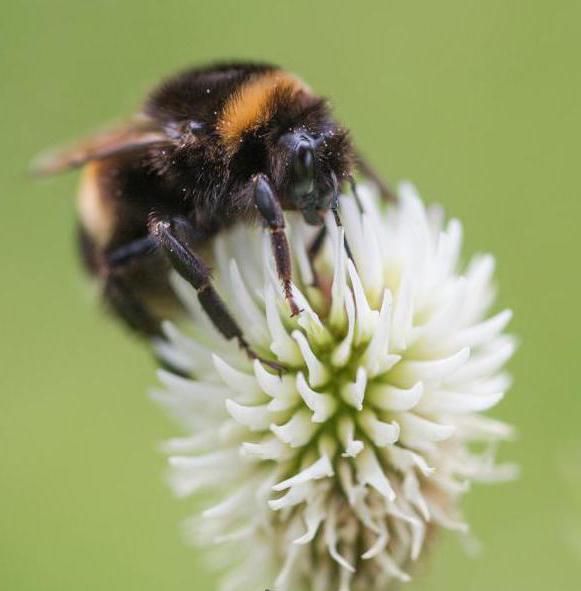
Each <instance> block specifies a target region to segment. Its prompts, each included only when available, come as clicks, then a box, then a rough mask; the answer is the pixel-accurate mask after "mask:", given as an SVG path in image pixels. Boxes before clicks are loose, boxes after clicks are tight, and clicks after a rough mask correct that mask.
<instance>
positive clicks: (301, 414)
mask: <svg viewBox="0 0 581 591" xmlns="http://www.w3.org/2000/svg"><path fill="white" fill-rule="evenodd" d="M270 430H271V431H272V432H273V433H274V434H275V435H276V436H277V437H278V438H279V439H280V440H281V441H283V442H284V443H287V444H288V445H290V446H291V447H301V446H302V445H306V444H307V443H308V442H309V441H310V440H311V437H312V436H313V435H314V434H315V432H316V430H317V427H316V425H315V424H314V423H313V422H312V421H311V414H310V413H309V411H307V410H306V409H301V410H299V411H297V412H296V413H295V414H294V415H293V416H292V417H291V419H290V420H289V421H288V422H287V423H285V424H284V425H280V426H279V425H275V424H272V425H270Z"/></svg>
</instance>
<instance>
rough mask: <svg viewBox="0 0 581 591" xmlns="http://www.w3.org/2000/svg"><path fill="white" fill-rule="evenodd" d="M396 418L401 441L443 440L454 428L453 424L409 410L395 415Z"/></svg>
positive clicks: (449, 435)
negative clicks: (438, 421) (446, 423)
mask: <svg viewBox="0 0 581 591" xmlns="http://www.w3.org/2000/svg"><path fill="white" fill-rule="evenodd" d="M396 420H397V422H398V423H399V425H400V427H401V440H402V442H403V443H409V444H413V443H414V442H416V441H424V440H425V441H435V442H437V441H445V440H446V439H449V438H450V437H451V436H452V435H453V434H454V431H455V430H456V427H455V426H454V425H441V424H439V423H435V422H433V421H429V420H428V419H425V418H423V417H420V416H418V415H415V414H413V413H409V412H408V413H402V414H400V415H397V417H396Z"/></svg>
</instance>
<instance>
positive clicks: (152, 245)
mask: <svg viewBox="0 0 581 591" xmlns="http://www.w3.org/2000/svg"><path fill="white" fill-rule="evenodd" d="M156 248H157V244H156V242H155V240H154V239H153V238H152V237H151V236H144V237H143V238H138V239H137V240H133V241H132V242H128V243H127V244H124V245H123V246H119V247H118V248H115V249H113V250H112V251H110V252H108V253H107V254H106V255H105V258H106V259H107V264H108V265H110V266H112V267H119V266H123V265H125V264H127V263H130V262H131V261H132V260H134V259H137V258H141V257H143V256H147V255H148V254H151V253H152V252H154V251H155V249H156Z"/></svg>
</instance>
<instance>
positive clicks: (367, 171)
mask: <svg viewBox="0 0 581 591" xmlns="http://www.w3.org/2000/svg"><path fill="white" fill-rule="evenodd" d="M355 164H356V166H357V168H358V169H359V171H360V172H361V174H362V175H363V176H364V177H366V178H368V179H369V180H370V181H371V182H372V183H373V184H374V185H376V186H377V188H378V189H379V192H380V194H381V197H382V199H383V200H384V201H388V202H390V203H395V202H396V201H397V196H396V194H395V193H394V192H393V191H392V190H391V189H390V188H389V187H388V185H387V184H386V183H385V182H384V181H383V179H382V178H381V176H379V174H378V173H377V171H376V170H375V168H373V166H371V164H369V162H368V161H367V160H366V159H365V158H364V157H363V156H362V155H361V153H360V152H359V151H356V152H355Z"/></svg>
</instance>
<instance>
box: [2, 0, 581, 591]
mask: <svg viewBox="0 0 581 591" xmlns="http://www.w3.org/2000/svg"><path fill="white" fill-rule="evenodd" d="M580 23H581V2H577V1H571V2H567V1H553V2H541V1H537V2H533V1H528V2H525V1H523V2H519V1H514V2H506V1H505V0H494V1H487V2H474V1H466V0H458V1H440V2H411V1H409V0H408V1H403V0H402V1H399V2H375V3H371V2H369V3H368V2H354V1H353V2H348V3H347V2H345V3H341V2H312V1H311V2H306V1H298V0H294V1H293V2H249V1H245V2H231V1H226V0H222V1H221V2H212V3H207V2H185V1H182V2H180V1H178V0H165V1H163V2H161V1H155V0H134V1H131V2H120V1H119V0H117V1H114V0H110V1H95V2H73V1H70V2H64V1H62V0H52V1H51V2H49V1H48V0H47V1H34V0H27V1H25V0H22V1H21V2H18V1H16V0H4V1H3V3H2V8H1V15H0V133H1V146H2V147H1V148H0V151H1V159H0V166H1V170H2V173H1V175H0V189H1V196H0V208H1V220H2V225H1V231H0V239H1V241H2V248H1V249H0V260H1V267H0V268H1V269H2V289H1V292H0V298H1V305H0V310H1V313H2V324H1V326H2V338H1V339H0V347H1V353H0V359H1V362H0V377H1V391H0V589H6V590H17V591H28V590H35V591H36V590H43V591H44V590H46V591H49V590H50V591H52V590H54V591H68V590H70V591H73V590H74V591H77V590H83V591H93V590H95V591H96V590H99V591H101V590H103V591H104V590H107V591H111V590H117V589H119V590H123V591H129V590H140V591H148V590H152V591H153V590H155V591H160V590H162V589H163V590H164V591H175V590H184V589H196V590H201V591H203V590H206V589H208V590H210V589H213V588H214V580H213V578H212V576H211V575H210V574H209V573H208V572H207V571H206V570H205V569H204V567H203V565H202V560H201V558H200V556H199V555H197V554H196V553H195V551H194V550H192V549H190V548H187V547H186V546H184V545H183V544H182V541H181V539H180V537H179V534H178V528H177V524H178V522H179V521H180V519H182V518H183V517H185V516H186V515H187V513H188V507H187V505H186V504H184V503H180V502H178V501H176V500H174V499H172V498H171V495H170V493H169V491H168V490H167V489H166V487H165V485H164V483H163V481H162V472H163V459H162V457H161V456H160V454H158V453H157V452H156V448H155V447H156V444H157V442H158V441H160V440H161V439H163V438H164V437H165V436H167V435H169V434H171V433H175V432H177V431H176V429H175V428H174V427H173V425H170V424H169V423H168V422H167V421H166V420H165V419H164V417H163V416H162V415H161V413H160V412H159V411H158V409H157V408H156V407H154V405H153V404H152V403H151V402H150V401H149V399H148V398H147V397H146V394H145V393H146V391H147V389H148V387H149V386H150V385H152V384H153V383H154V381H155V378H154V365H153V363H152V362H151V360H150V359H149V357H148V355H147V353H146V351H145V350H144V349H142V348H141V347H140V346H138V345H137V344H136V343H135V342H134V341H133V340H132V339H131V338H130V337H129V336H127V335H126V334H125V333H124V332H123V331H122V330H121V329H120V328H118V327H117V326H116V325H114V324H113V323H112V322H110V321H108V320H106V319H105V318H104V317H103V316H102V315H101V313H100V312H99V309H98V307H97V305H96V304H95V302H94V301H92V300H91V298H90V296H89V290H88V288H87V286H86V284H85V282H84V280H83V278H82V275H81V273H80V270H79V265H78V263H77V259H76V256H75V252H74V248H73V236H74V231H73V230H74V223H75V222H74V219H75V214H74V207H75V206H74V198H73V196H74V193H75V185H76V178H75V177H76V175H74V174H73V175H69V176H63V177H59V178H57V179H54V180H50V181H43V182H40V183H38V182H32V181H31V180H30V179H27V178H26V175H25V170H26V167H27V163H28V162H29V160H30V159H31V158H32V157H33V156H34V155H35V154H36V153H37V152H38V151H40V150H42V149H44V148H45V147H47V146H50V145H54V144H59V143H60V142H62V141H63V140H68V139H71V138H74V137H75V136H77V135H79V134H81V133H83V132H86V131H88V130H93V129H95V128H98V127H99V125H100V124H102V123H103V122H107V121H109V120H115V119H117V118H119V117H122V116H125V115H127V114H129V113H131V111H132V110H133V109H134V107H135V106H136V105H138V104H139V102H140V101H141V99H142V97H143V95H144V93H145V92H146V90H147V89H148V88H149V87H150V85H151V84H152V83H155V82H156V81H157V80H158V78H159V77H160V76H162V75H165V74H168V73H171V72H172V71H173V70H175V69H176V68H180V67H183V66H186V65H188V64H191V63H195V62H204V61H206V60H213V59H216V58H223V57H235V58H257V59H261V60H272V61H274V62H278V63H280V64H282V65H284V66H286V67H288V68H289V69H292V70H294V71H296V72H298V73H300V74H301V75H302V76H303V77H304V78H306V79H307V80H308V81H309V82H310V83H311V85H312V86H313V87H315V88H316V89H318V90H319V91H320V92H321V93H323V94H325V95H328V96H331V97H333V101H334V104H335V106H336V110H337V112H338V114H339V116H340V118H341V119H342V120H343V121H345V122H346V123H348V125H349V126H350V127H351V129H352V130H353V134H354V136H355V137H356V138H357V140H358V141H359V143H360V144H361V145H362V146H363V147H364V149H365V152H366V153H367V154H368V155H369V156H370V158H371V160H372V161H374V162H375V163H376V164H377V166H378V167H379V168H380V169H381V170H382V172H384V173H385V174H386V175H387V176H388V177H389V178H390V179H392V180H397V179H402V178H409V179H412V180H413V181H415V182H416V183H417V185H418V186H419V188H420V190H421V191H422V193H423V195H424V197H425V198H426V199H428V200H437V201H441V202H442V203H444V205H445V206H446V209H447V211H448V212H449V213H451V214H453V215H455V216H458V217H459V218H460V219H462V220H463V222H464V224H465V231H466V236H467V240H466V242H467V244H466V247H467V248H466V252H474V251H477V250H483V249H486V250H491V251H492V252H493V253H494V254H495V255H497V259H498V266H497V276H498V280H499V284H500V286H501V290H500V303H501V305H503V306H508V307H511V308H513V309H514V310H515V313H516V316H515V320H514V321H513V324H512V330H513V331H514V332H516V333H517V334H518V335H520V337H521V339H522V346H521V348H520V350H519V352H518V354H517V356H516V358H515V360H514V362H513V363H512V369H513V371H514V374H515V376H516V385H515V387H514V389H513V390H512V391H511V393H510V395H509V396H508V397H507V398H506V400H505V402H503V404H502V405H501V406H500V407H499V408H498V409H497V410H496V412H495V416H499V417H501V418H503V419H505V420H508V421H510V422H513V423H515V424H516V425H517V426H518V428H519V431H520V438H519V440H518V441H517V442H516V443H514V444H510V445H507V446H505V447H504V449H503V457H505V458H510V459H515V460H516V461H518V462H519V463H520V464H521V465H522V468H523V476H522V478H521V479H520V480H519V481H518V482H517V483H514V484H509V485H501V486H494V487H485V486H479V487H475V488H474V490H473V491H472V492H471V493H470V494H469V495H468V497H467V502H466V510H467V514H468V518H469V521H470V523H471V524H472V525H473V531H474V533H475V534H476V535H477V536H478V537H479V538H480V540H481V541H482V545H483V552H482V553H481V555H480V557H478V558H476V559H473V558H469V557H467V556H466V555H465V554H464V551H463V550H462V548H461V546H460V544H459V543H458V542H457V540H456V539H455V538H454V537H453V536H445V537H444V541H443V543H442V544H441V545H440V546H439V547H438V549H437V550H435V552H434V553H433V557H432V561H431V562H432V564H431V568H430V569H428V570H427V571H426V573H425V574H424V575H422V577H420V579H419V580H418V581H416V582H414V583H412V584H411V585H410V586H408V588H409V589H418V590H423V591H436V590H442V591H444V590H446V591H448V590H459V591H466V590H469V591H484V590H487V591H488V590H490V589H499V590H501V591H503V590H511V591H512V590H523V591H524V590H526V591H534V590H537V589H538V590H541V589H542V590H545V589H557V590H574V589H579V575H580V574H581V566H580V563H581V432H580V425H581V392H580V391H579V388H578V383H579V379H578V378H577V376H575V375H574V372H575V371H576V370H578V369H579V366H580V349H581V348H580V344H579V333H580V329H581V322H580V319H581V315H580V313H579V306H580V305H581V289H580V288H581V280H580V278H579V271H580V265H579V254H580V247H581V238H580V233H579V217H580V214H581V201H580V191H579V186H580V180H579V175H578V171H579V169H580V165H579V157H580V148H579V135H580V134H579V132H580V131H581V129H580V125H579V123H580V120H581V117H580V115H581V68H580V63H579V60H580V57H581V40H580ZM249 591H259V590H249Z"/></svg>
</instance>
